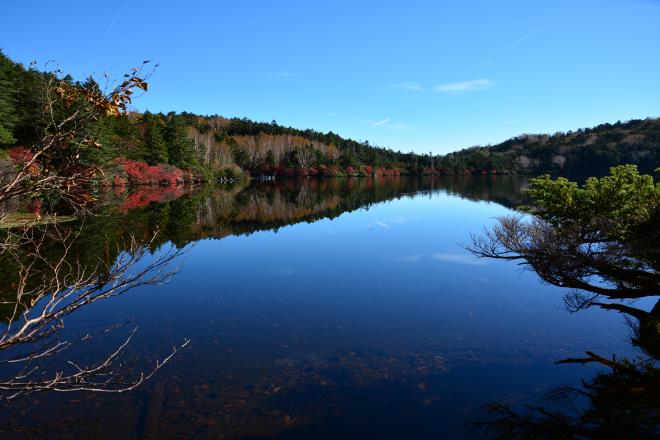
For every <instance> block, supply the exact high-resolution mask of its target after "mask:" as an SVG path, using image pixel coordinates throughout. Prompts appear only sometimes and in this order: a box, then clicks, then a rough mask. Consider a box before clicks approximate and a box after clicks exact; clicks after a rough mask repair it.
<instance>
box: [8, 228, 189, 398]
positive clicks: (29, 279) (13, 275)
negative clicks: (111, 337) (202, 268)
mask: <svg viewBox="0 0 660 440" xmlns="http://www.w3.org/2000/svg"><path fill="white" fill-rule="evenodd" d="M0 232H1V234H2V242H1V243H0V263H1V267H2V275H3V280H4V283H3V287H2V291H1V296H0V301H1V303H0V305H1V309H0V310H1V313H2V316H1V319H2V324H1V325H0V367H1V368H2V374H0V401H2V402H7V401H10V400H13V399H15V398H17V397H19V396H23V395H25V394H30V393H34V392H38V391H60V392H67V391H80V390H88V391H101V392H123V391H128V390H131V389H134V388H136V387H137V386H139V385H140V384H142V383H143V382H144V381H145V380H147V379H149V378H150V377H151V376H153V375H154V374H155V372H156V371H158V370H159V369H160V368H161V367H162V366H163V365H165V364H166V363H167V362H169V361H170V360H171V358H172V356H173V355H174V353H175V352H176V351H178V348H175V349H174V351H173V352H172V353H171V354H170V355H168V356H167V357H165V358H164V359H162V360H160V361H157V362H156V364H155V365H154V366H153V367H151V368H150V369H149V371H147V372H139V373H137V374H135V373H134V372H133V374H132V372H130V371H127V370H126V369H124V368H123V367H122V363H123V362H122V355H123V354H124V351H125V349H126V347H127V346H128V344H129V342H130V340H131V338H132V336H133V334H134V333H135V330H133V332H131V333H130V334H129V336H128V337H127V338H126V339H125V340H124V341H123V342H122V343H120V344H118V345H117V346H116V347H115V348H113V349H112V350H111V352H110V353H108V354H107V355H105V356H103V357H102V358H101V359H97V360H95V361H91V362H89V363H83V362H82V361H81V360H78V359H73V358H71V357H70V356H69V355H68V354H69V353H70V351H71V350H70V349H71V348H72V347H73V346H74V345H76V344H78V343H81V342H84V341H86V340H87V339H91V338H92V336H90V335H89V334H86V335H83V336H74V335H71V334H68V333H67V332H66V331H65V330H64V327H65V325H64V324H65V319H67V318H68V317H69V315H71V314H74V313H75V312H77V311H79V310H80V309H81V308H86V307H87V306H89V305H91V304H93V303H96V302H98V301H101V300H104V299H108V298H111V297H114V296H119V295H122V294H125V293H127V292H129V291H130V290H132V289H134V288H136V287H139V286H143V285H158V284H162V283H164V282H167V280H168V279H169V278H170V276H171V275H172V274H173V273H174V270H173V268H172V267H171V266H172V263H173V262H174V261H175V260H176V258H177V257H178V256H179V255H180V254H181V250H178V249H176V248H173V247H170V248H169V249H166V250H163V251H162V252H160V253H159V255H158V256H154V255H152V254H151V253H150V252H149V245H150V244H151V243H152V242H153V239H152V240H148V241H146V242H138V241H136V239H135V238H134V237H130V238H129V239H128V241H127V242H125V243H124V245H123V246H121V247H119V246H117V247H115V245H116V244H117V243H112V244H111V246H110V247H104V248H102V249H100V250H99V251H97V252H96V253H91V254H92V255H95V256H96V257H97V258H94V256H92V255H88V256H87V257H86V258H84V259H83V258H81V256H82V255H84V254H85V252H84V251H82V252H80V251H81V249H80V247H79V246H80V244H79V243H78V239H79V237H80V233H81V229H79V228H77V227H75V226H70V225H58V224H45V225H38V226H37V225H29V226H24V227H20V228H11V229H5V230H3V231H0ZM106 244H107V245H110V243H106ZM184 345H185V344H184Z"/></svg>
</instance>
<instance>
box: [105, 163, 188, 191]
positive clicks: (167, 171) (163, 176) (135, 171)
mask: <svg viewBox="0 0 660 440" xmlns="http://www.w3.org/2000/svg"><path fill="white" fill-rule="evenodd" d="M117 162H118V163H119V164H120V165H121V166H122V168H123V169H124V172H126V175H127V176H128V180H129V181H130V182H131V183H136V184H139V185H178V184H181V183H185V181H186V174H185V173H184V171H183V170H181V169H179V168H177V167H174V166H171V165H147V164H146V163H144V162H137V161H134V160H129V159H118V160H117Z"/></svg>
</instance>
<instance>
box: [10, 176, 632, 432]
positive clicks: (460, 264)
mask: <svg viewBox="0 0 660 440" xmlns="http://www.w3.org/2000/svg"><path fill="white" fill-rule="evenodd" d="M525 185H526V179H524V178H514V177H506V176H503V177H499V176H498V177H490V176H488V177H453V178H452V177H450V178H433V179H431V178H424V179H419V178H403V177H401V178H394V177H392V178H382V179H343V180H341V179H337V180H324V181H310V180H307V181H302V182H278V183H272V184H257V185H252V186H250V187H247V188H237V187H234V188H224V189H202V190H198V191H194V192H193V193H186V194H181V193H176V192H175V193H173V194H165V195H163V194H161V195H159V196H153V195H149V194H142V195H138V196H136V197H135V198H134V199H129V200H121V201H117V202H116V203H114V204H113V206H111V207H109V208H108V209H107V210H106V211H104V213H103V214H102V215H99V216H97V217H96V218H94V219H91V220H89V221H88V222H87V223H86V225H85V226H84V234H83V236H82V238H81V244H80V246H79V248H78V250H77V252H78V253H79V255H81V256H83V257H84V258H91V256H90V254H94V252H95V251H98V252H101V251H100V249H99V247H100V244H99V243H100V240H101V237H110V239H112V238H113V237H115V236H121V235H125V234H128V233H134V234H137V236H138V237H147V236H148V231H150V230H152V229H153V228H154V227H159V228H160V231H161V233H160V235H159V240H160V241H161V247H160V250H161V251H162V250H163V249H164V248H167V247H168V246H178V247H183V246H187V251H186V252H185V254H184V255H183V257H182V259H181V260H180V261H179V263H180V264H181V265H182V269H181V270H180V272H179V273H177V274H176V275H175V276H174V277H173V278H172V281H171V282H170V283H169V284H167V285H163V286H155V287H154V286H146V287H143V288H139V289H135V290H134V291H131V292H129V293H128V294H126V295H125V296H122V297H118V298H113V299H111V300H108V301H106V302H104V303H99V304H95V305H94V306H92V307H90V308H89V309H87V310H84V311H81V313H80V314H79V315H78V316H71V318H70V319H69V321H68V327H67V331H70V332H79V333H85V332H94V331H97V330H98V331H100V330H103V329H104V328H107V327H108V326H112V325H114V324H116V323H123V324H125V325H124V326H123V327H122V328H119V329H117V330H115V331H113V332H110V333H108V334H107V335H104V336H103V337H100V336H99V337H95V338H94V343H93V344H87V345H85V346H81V347H77V348H76V349H75V350H74V353H73V354H75V355H76V356H78V357H82V358H83V359H84V358H86V357H89V358H90V359H95V358H98V357H99V356H100V355H101V354H103V353H107V352H109V351H111V350H112V348H113V347H114V345H113V344H116V343H117V342H118V341H120V340H121V338H122V337H123V336H124V337H125V335H126V333H127V332H128V331H129V330H130V329H132V328H133V327H135V326H137V327H138V328H139V329H138V332H137V334H136V336H135V338H134V340H133V342H132V344H131V346H130V350H129V353H128V355H129V359H130V362H129V363H128V364H127V365H128V366H130V367H131V368H145V367H144V365H149V364H148V363H149V362H151V361H153V360H155V359H157V358H159V357H162V356H163V354H167V353H168V352H169V350H170V349H171V347H172V346H173V345H176V344H180V343H181V342H182V341H183V340H184V338H189V339H190V340H191V344H190V346H189V347H188V348H186V349H184V350H183V351H182V352H180V353H179V354H178V355H177V356H176V358H175V361H174V362H173V363H171V364H169V365H168V366H166V367H165V368H164V369H163V370H161V371H160V372H159V373H158V374H157V376H156V377H155V378H153V379H152V380H151V381H150V382H149V383H147V384H146V385H144V386H143V387H141V388H139V389H138V390H136V391H134V392H130V393H126V394H121V395H99V394H88V393H77V394H65V395H33V396H30V397H28V398H26V399H24V400H23V401H20V402H18V403H17V404H15V405H14V406H13V407H11V408H9V409H5V410H4V411H3V413H2V419H1V420H2V426H3V430H4V435H5V436H7V437H8V438H12V436H13V437H15V438H21V437H23V436H28V437H29V436H33V437H35V438H241V439H243V438H270V437H277V438H301V439H302V438H452V437H458V438H461V437H464V436H466V435H467V436H470V435H473V434H474V433H471V432H470V431H469V428H468V427H467V426H466V424H468V423H469V422H471V421H474V420H477V419H479V417H481V416H483V412H482V409H481V408H482V405H483V404H485V403H487V402H490V401H499V402H504V403H507V404H511V405H514V406H515V405H522V404H524V403H535V402H538V401H539V399H540V398H541V397H542V395H543V393H544V392H545V391H548V390H549V389H551V388H553V387H556V386H559V385H564V384H576V383H579V380H580V379H581V378H590V377H592V376H593V375H594V373H595V371H596V370H595V369H593V368H590V367H578V366H566V365H555V364H554V362H555V361H557V360H559V359H562V358H565V357H568V356H578V355H580V354H582V353H583V352H584V351H585V350H593V351H596V352H600V353H602V354H611V353H619V354H624V353H629V352H630V348H629V344H628V338H629V332H628V329H627V327H626V326H625V323H624V322H623V320H622V318H621V317H619V316H618V315H616V314H614V313H606V312H603V311H599V310H588V311H585V312H581V313H578V314H569V313H568V312H566V311H565V310H564V309H563V302H562V295H563V294H564V293H565V292H563V291H562V290H560V289H557V288H554V287H550V286H547V285H543V284H542V283H540V282H539V280H538V279H537V277H536V275H535V274H533V273H530V272H526V271H522V270H521V269H520V267H518V266H516V265H515V264H513V263H507V262H500V261H487V260H478V259H475V258H474V257H472V256H471V255H470V254H468V253H467V251H465V250H464V249H463V247H462V246H461V243H468V242H469V240H470V234H471V233H479V232H480V231H481V230H482V228H483V227H484V226H488V225H491V224H492V223H493V222H494V221H495V218H496V217H498V216H502V215H506V214H510V213H512V208H514V207H515V206H517V205H519V204H521V203H523V202H524V195H523V193H522V189H523V188H524V187H525ZM159 199H164V200H159ZM150 200H155V202H154V203H151V204H149V205H147V206H140V205H144V204H145V203H146V202H148V201H150ZM158 252H159V251H158V250H156V253H158Z"/></svg>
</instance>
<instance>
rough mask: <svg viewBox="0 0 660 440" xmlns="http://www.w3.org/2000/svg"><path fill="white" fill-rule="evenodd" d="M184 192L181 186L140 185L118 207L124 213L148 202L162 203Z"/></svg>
mask: <svg viewBox="0 0 660 440" xmlns="http://www.w3.org/2000/svg"><path fill="white" fill-rule="evenodd" d="M184 193H185V188H184V187H183V186H173V185H171V186H162V187H158V188H152V187H140V188H138V189H137V190H136V191H135V192H133V193H131V194H130V195H129V196H128V197H127V198H126V200H125V201H124V203H122V204H121V206H120V207H119V209H120V211H122V212H124V213H126V212H128V211H130V210H131V209H135V208H140V207H142V206H146V205H148V204H150V203H162V202H165V201H168V200H174V199H177V198H179V197H181V196H183V194H184Z"/></svg>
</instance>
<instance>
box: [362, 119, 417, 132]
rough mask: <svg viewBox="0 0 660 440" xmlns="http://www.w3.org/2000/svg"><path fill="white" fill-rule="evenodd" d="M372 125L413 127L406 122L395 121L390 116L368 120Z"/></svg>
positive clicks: (400, 127)
mask: <svg viewBox="0 0 660 440" xmlns="http://www.w3.org/2000/svg"><path fill="white" fill-rule="evenodd" d="M368 122H369V123H370V124H371V126H372V127H381V128H393V129H395V130H405V129H407V128H410V127H412V125H410V124H406V123H405V122H393V121H392V120H391V119H390V118H385V119H381V120H379V121H375V122H374V121H368Z"/></svg>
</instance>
